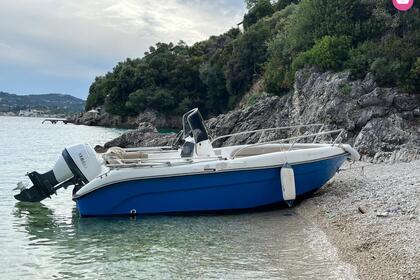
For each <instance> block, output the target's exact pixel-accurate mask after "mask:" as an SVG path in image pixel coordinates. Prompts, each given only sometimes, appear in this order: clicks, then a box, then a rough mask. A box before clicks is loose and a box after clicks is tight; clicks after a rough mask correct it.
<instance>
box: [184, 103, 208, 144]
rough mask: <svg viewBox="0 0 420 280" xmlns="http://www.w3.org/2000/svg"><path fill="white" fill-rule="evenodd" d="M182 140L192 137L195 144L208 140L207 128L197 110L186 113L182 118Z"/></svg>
mask: <svg viewBox="0 0 420 280" xmlns="http://www.w3.org/2000/svg"><path fill="white" fill-rule="evenodd" d="M182 125H183V129H184V139H185V138H187V137H188V136H191V137H194V140H195V142H196V143H199V142H201V141H204V140H207V139H209V135H208V132H207V128H206V126H205V124H204V120H203V117H202V116H201V114H200V111H198V109H197V108H195V109H192V110H190V111H188V112H187V113H185V114H184V116H182Z"/></svg>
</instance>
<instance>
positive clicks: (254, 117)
mask: <svg viewBox="0 0 420 280" xmlns="http://www.w3.org/2000/svg"><path fill="white" fill-rule="evenodd" d="M142 120H152V118H143V119H142ZM155 123H156V122H155ZM206 123H207V126H208V128H209V130H210V133H211V134H212V135H225V134H230V133H236V132H241V131H245V130H255V129H260V128H270V127H277V126H287V125H298V124H310V123H322V124H325V125H326V128H329V129H336V128H344V129H345V130H346V134H345V135H344V137H343V142H346V143H350V144H352V145H354V146H355V148H357V149H358V150H359V152H360V153H361V154H362V155H363V157H364V158H365V159H368V160H372V161H410V160H414V159H419V158H420V95H414V94H408V93H403V92H401V91H400V90H399V89H397V88H381V87H378V86H377V85H376V83H375V82H374V80H373V78H372V76H370V75H367V76H366V78H365V79H364V80H351V79H350V74H349V72H341V73H331V72H326V73H321V72H318V71H316V70H315V69H305V70H301V71H298V72H297V73H296V79H295V85H294V91H293V93H290V94H286V95H284V96H280V97H279V96H270V95H268V94H262V95H260V96H259V97H258V99H257V100H256V101H255V103H254V104H253V105H251V106H243V108H240V109H237V110H233V111H230V112H228V113H226V114H223V115H219V116H217V117H214V118H211V119H209V120H207V121H206ZM277 136H278V135H277ZM154 137H156V138H154ZM171 137H172V138H171ZM173 137H174V135H171V136H162V135H160V134H157V133H156V132H144V131H143V132H140V130H137V131H132V132H128V133H126V134H124V135H122V136H121V137H119V139H120V140H119V141H118V142H112V143H111V144H108V143H107V144H106V146H112V145H114V144H115V145H119V146H122V147H131V146H136V145H138V146H139V145H157V144H160V143H162V144H164V145H166V144H167V143H168V141H169V140H168V139H167V138H171V139H173ZM256 137H259V135H243V136H237V137H232V138H229V139H228V140H227V141H226V142H225V144H232V143H249V142H253V141H255V140H256ZM270 137H271V135H270V133H267V134H266V135H265V139H270ZM117 139H118V138H117ZM219 144H223V143H219Z"/></svg>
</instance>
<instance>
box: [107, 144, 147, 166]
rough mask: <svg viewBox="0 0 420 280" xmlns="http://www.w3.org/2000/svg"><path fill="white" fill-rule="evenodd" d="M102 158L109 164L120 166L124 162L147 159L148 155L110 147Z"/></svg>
mask: <svg viewBox="0 0 420 280" xmlns="http://www.w3.org/2000/svg"><path fill="white" fill-rule="evenodd" d="M102 157H103V159H104V160H105V161H106V162H108V163H109V164H122V163H123V162H124V161H125V160H141V159H147V158H148V155H147V154H145V153H143V152H136V151H134V152H131V151H126V150H124V149H123V148H120V147H111V148H109V149H108V150H107V151H106V153H105V154H103V156H102Z"/></svg>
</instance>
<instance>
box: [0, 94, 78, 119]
mask: <svg viewBox="0 0 420 280" xmlns="http://www.w3.org/2000/svg"><path fill="white" fill-rule="evenodd" d="M84 106H85V101H84V100H82V99H79V98H77V97H74V96H71V95H67V94H58V93H49V94H30V95H17V94H10V93H6V92H2V91H0V112H18V111H19V110H26V109H36V110H42V111H45V112H48V113H52V114H65V113H74V112H81V111H83V110H84Z"/></svg>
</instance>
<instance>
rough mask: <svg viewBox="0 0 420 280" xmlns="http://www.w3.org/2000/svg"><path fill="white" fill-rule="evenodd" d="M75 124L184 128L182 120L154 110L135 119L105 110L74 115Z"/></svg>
mask: <svg viewBox="0 0 420 280" xmlns="http://www.w3.org/2000/svg"><path fill="white" fill-rule="evenodd" d="M69 120H70V121H71V122H72V123H74V124H79V125H89V126H106V127H119V128H137V127H138V126H139V125H140V124H141V123H144V122H147V123H151V124H152V125H153V126H155V127H158V128H179V127H182V123H181V120H180V118H179V117H178V118H177V117H174V116H167V115H162V114H160V113H158V112H156V111H154V110H146V111H145V112H144V113H141V114H139V115H138V116H133V117H121V116H117V115H113V114H110V113H108V112H106V111H105V110H104V109H103V108H99V110H91V111H89V112H85V113H81V114H78V115H74V116H73V117H71V118H69Z"/></svg>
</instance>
